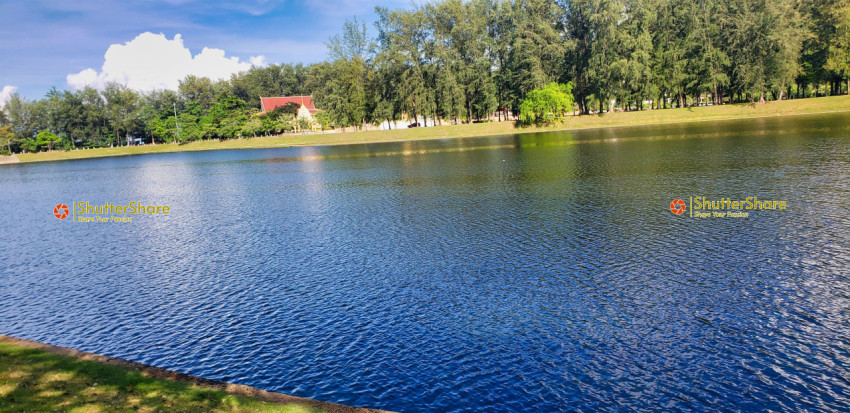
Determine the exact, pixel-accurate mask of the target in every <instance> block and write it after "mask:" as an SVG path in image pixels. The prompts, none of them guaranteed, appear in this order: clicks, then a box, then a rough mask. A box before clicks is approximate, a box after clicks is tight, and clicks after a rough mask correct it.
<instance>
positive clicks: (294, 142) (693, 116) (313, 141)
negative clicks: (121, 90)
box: [0, 96, 850, 163]
mask: <svg viewBox="0 0 850 413" xmlns="http://www.w3.org/2000/svg"><path fill="white" fill-rule="evenodd" d="M844 111H850V96H831V97H822V98H812V99H794V100H782V101H776V102H768V103H765V104H736V105H722V106H702V107H693V108H679V109H660V110H643V111H638V112H616V113H609V114H602V115H585V116H570V117H568V118H567V120H566V121H565V122H564V123H563V124H561V125H557V126H552V127H527V128H516V127H514V123H513V122H489V123H473V124H462V125H444V126H436V127H431V128H413V129H400V130H395V129H394V130H384V131H381V130H374V131H365V132H347V133H329V134H315V135H297V134H288V135H278V136H270V137H259V138H249V139H231V140H226V141H216V140H210V141H199V142H190V143H186V144H173V143H169V144H157V145H144V146H131V147H118V148H99V149H78V150H72V151H52V152H40V153H30V154H18V155H17V159H18V160H20V162H40V161H54V160H63V159H81V158H95V157H103V156H120V155H137V154H143V153H162V152H182V151H203V150H219V149H248V148H275V147H287V146H315V145H340V144H353V143H378V142H403V141H412V140H423V139H445V138H464V137H473V136H491V135H504V134H513V133H531V132H547V131H557V130H576V129H588V128H605V127H617V126H636V125H651V124H664V123H678V122H695V121H715V120H724V119H740V118H757V117H766V116H785V115H802V114H814V113H827V112H844ZM0 163H2V162H0Z"/></svg>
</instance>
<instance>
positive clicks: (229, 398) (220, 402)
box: [0, 336, 365, 413]
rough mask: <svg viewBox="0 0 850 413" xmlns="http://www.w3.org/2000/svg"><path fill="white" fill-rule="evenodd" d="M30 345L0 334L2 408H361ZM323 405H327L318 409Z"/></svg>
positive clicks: (291, 411)
mask: <svg viewBox="0 0 850 413" xmlns="http://www.w3.org/2000/svg"><path fill="white" fill-rule="evenodd" d="M33 343H34V342H27V341H23V345H22V344H21V341H20V340H16V339H13V338H11V337H5V336H0V411H2V412H31V411H65V412H113V411H138V412H159V411H180V412H289V413H300V412H320V411H365V409H356V408H349V407H346V406H342V405H333V404H330V403H322V402H316V401H312V400H307V399H301V400H303V401H304V402H298V401H293V402H289V403H280V402H274V401H266V400H263V399H260V398H255V397H248V396H244V395H239V394H232V392H229V391H226V390H224V389H221V388H216V387H214V386H211V385H205V384H197V383H192V382H189V381H186V380H185V379H184V380H168V379H159V378H153V377H151V373H150V372H149V371H146V370H145V369H141V370H140V369H136V368H133V367H132V364H134V363H130V362H126V361H123V360H118V359H111V358H108V357H105V356H97V355H91V354H89V353H82V354H85V355H88V356H93V357H96V358H102V359H108V360H106V362H104V361H93V360H85V359H81V357H79V356H77V357H72V356H69V355H62V354H54V352H56V351H57V350H48V351H46V350H44V349H40V348H32V346H31V344H33ZM35 344H36V345H41V344H40V343H35ZM43 346H45V347H51V348H53V349H59V350H58V351H60V353H61V351H69V352H75V351H74V350H70V349H63V348H61V347H53V346H47V345H43ZM76 353H78V352H76ZM83 358H84V357H83ZM115 364H118V365H115ZM149 369H154V368H149ZM157 370H159V369H157ZM174 374H178V373H174ZM187 377H191V376H187ZM200 380H203V379H200ZM230 386H233V385H230ZM240 387H243V388H247V387H245V386H240ZM228 388H229V387H228ZM249 389H250V388H249ZM254 390H256V389H254ZM274 395H277V396H279V397H282V398H286V397H290V398H291V396H286V395H280V394H277V393H274ZM292 399H296V398H292ZM323 405H325V406H327V407H328V408H324V407H323Z"/></svg>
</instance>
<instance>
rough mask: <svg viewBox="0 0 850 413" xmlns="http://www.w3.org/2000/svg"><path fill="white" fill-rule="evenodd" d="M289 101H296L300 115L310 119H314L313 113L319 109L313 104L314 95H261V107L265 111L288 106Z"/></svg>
mask: <svg viewBox="0 0 850 413" xmlns="http://www.w3.org/2000/svg"><path fill="white" fill-rule="evenodd" d="M289 103H295V104H296V105H299V106H298V117H299V118H306V119H307V120H309V121H312V120H313V115H314V114H315V113H316V112H318V111H319V110H318V109H316V107H315V106H313V96H285V97H269V98H264V97H262V96H260V109H261V110H262V111H263V112H271V111H273V110H275V109H276V108H278V107H281V106H286V105H287V104H289Z"/></svg>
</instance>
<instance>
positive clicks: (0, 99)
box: [0, 85, 18, 109]
mask: <svg viewBox="0 0 850 413" xmlns="http://www.w3.org/2000/svg"><path fill="white" fill-rule="evenodd" d="M17 90H18V87H17V86H12V85H6V86H3V89H0V109H2V108H3V105H5V104H6V101H7V100H9V97H11V96H12V93H15V91H17Z"/></svg>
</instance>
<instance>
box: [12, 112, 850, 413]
mask: <svg viewBox="0 0 850 413" xmlns="http://www.w3.org/2000/svg"><path fill="white" fill-rule="evenodd" d="M697 196H704V197H708V198H709V199H712V200H717V199H720V198H731V199H732V200H739V199H744V198H746V197H749V196H755V197H758V198H759V200H782V201H786V202H787V209H786V210H784V211H769V210H761V211H751V213H750V216H749V217H747V218H693V217H691V216H690V214H691V212H692V209H688V210H687V212H686V213H685V214H683V215H681V216H677V215H674V214H673V213H671V211H670V202H671V201H672V200H674V199H683V200H685V202H686V203H689V202H690V198H691V197H697ZM75 201H88V202H90V203H91V204H103V203H104V202H112V203H114V204H128V203H129V202H131V201H137V202H140V203H142V204H145V205H151V204H153V205H168V206H169V207H170V213H169V214H168V215H160V216H137V217H135V218H134V219H133V222H130V223H82V222H72V221H71V219H72V218H68V219H65V220H59V219H57V218H55V217H54V216H53V207H54V206H55V205H56V204H59V203H64V204H67V205H69V206H71V205H72V202H75ZM689 207H690V205H689ZM848 214H850V115H848V114H837V115H836V114H833V115H819V116H805V117H782V118H769V119H755V120H740V121H728V122H712V123H694V124H677V125H667V126H648V127H635V128H616V129H599V130H587V131H578V132H555V133H540V134H526V135H516V136H500V137H489V138H474V139H461V140H435V141H422V142H412V143H392V144H376V145H352V146H336V147H319V148H285V149H260V150H240V151H219V152H198V153H173V154H160V155H145V156H134V157H121V158H107V159H91V160H79V161H67V162H53V163H44V164H22V165H6V166H0V228H2V231H0V262H1V263H2V264H0V265H2V270H0V333H2V334H7V335H12V336H17V337H21V338H26V339H32V340H38V341H43V342H47V343H51V344H55V345H60V346H66V347H72V348H76V349H80V350H85V351H90V352H96V353H101V354H106V355H110V356H115V357H121V358H126V359H130V360H134V361H139V362H143V363H148V364H152V365H155V366H161V367H166V368H170V369H174V370H178V371H181V372H185V373H190V374H194V375H198V376H202V377H207V378H212V379H219V380H226V381H231V382H237V383H242V384H247V385H251V386H256V387H260V388H263V389H267V390H272V391H278V392H283V393H288V394H293V395H297V396H303V397H311V398H317V399H320V400H325V401H332V402H339V403H345V404H350V405H357V406H367V407H374V408H384V409H391V410H401V411H448V410H452V411H455V410H479V409H486V410H488V411H531V410H536V411H559V410H585V411H596V410H650V409H658V410H744V411H751V410H757V411H763V410H785V411H797V410H806V409H808V410H826V411H830V410H831V411H847V410H848V409H850V215H848Z"/></svg>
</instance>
